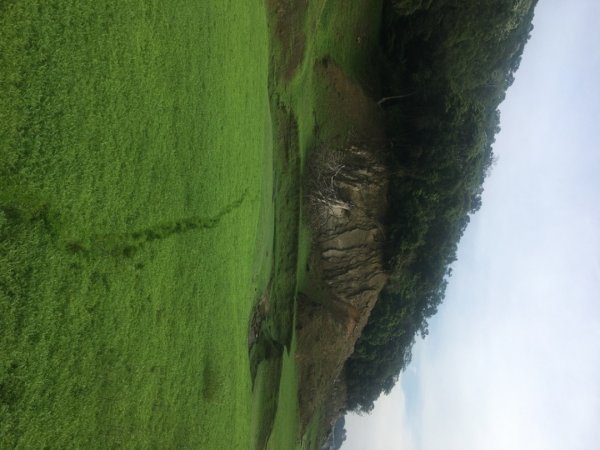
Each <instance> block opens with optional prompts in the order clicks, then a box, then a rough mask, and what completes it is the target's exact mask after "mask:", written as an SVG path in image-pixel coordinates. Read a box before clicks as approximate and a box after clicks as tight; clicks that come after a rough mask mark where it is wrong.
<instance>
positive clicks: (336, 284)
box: [297, 146, 388, 425]
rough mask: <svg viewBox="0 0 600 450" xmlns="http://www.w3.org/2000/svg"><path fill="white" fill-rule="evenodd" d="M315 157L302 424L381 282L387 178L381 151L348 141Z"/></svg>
mask: <svg viewBox="0 0 600 450" xmlns="http://www.w3.org/2000/svg"><path fill="white" fill-rule="evenodd" d="M314 159H315V160H314V161H313V162H312V164H311V167H310V169H311V170H310V173H311V177H312V178H311V181H310V185H309V187H308V190H309V195H308V208H307V209H308V210H309V211H308V215H309V218H310V221H311V223H312V228H313V233H314V235H313V249H312V253H311V257H310V263H309V282H308V283H307V286H306V287H305V289H304V291H303V292H302V293H301V295H300V297H299V299H298V314H297V336H298V349H297V357H298V362H299V370H300V394H299V395H300V406H301V414H302V423H303V424H304V425H306V424H307V422H308V420H310V417H311V416H312V414H313V412H314V411H315V409H316V408H317V407H318V406H319V404H321V403H323V402H324V401H325V400H327V399H328V398H329V397H330V396H331V390H332V388H333V386H334V382H335V380H336V379H337V378H338V377H339V375H340V373H341V370H342V368H343V365H344V362H345V360H346V359H347V358H348V357H349V356H350V355H351V354H352V351H353V349H354V344H355V342H356V340H357V339H358V338H359V336H360V333H361V331H362V329H363V328H364V326H365V325H366V323H367V319H368V317H369V313H370V312H371V310H372V308H373V306H374V305H375V302H376V301H377V298H378V295H379V292H380V291H381V289H382V288H383V286H384V284H385V282H386V280H387V275H386V273H385V270H384V261H383V246H384V232H383V229H382V227H381V221H382V219H383V215H384V213H385V209H386V203H385V198H386V193H387V180H388V175H387V171H386V168H385V165H384V163H383V160H382V158H381V156H380V155H379V154H378V153H377V150H376V149H369V148H368V147H367V146H349V147H348V148H346V149H343V150H321V151H318V152H316V156H315V158H314ZM338 402H339V399H338ZM340 407H343V405H340ZM331 413H333V414H334V415H336V414H335V412H330V414H331Z"/></svg>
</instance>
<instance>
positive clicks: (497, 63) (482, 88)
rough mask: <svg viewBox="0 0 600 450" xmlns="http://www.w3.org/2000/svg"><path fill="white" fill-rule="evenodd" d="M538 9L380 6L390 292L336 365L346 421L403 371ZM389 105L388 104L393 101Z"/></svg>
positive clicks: (532, 1) (478, 190)
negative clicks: (351, 350)
mask: <svg viewBox="0 0 600 450" xmlns="http://www.w3.org/2000/svg"><path fill="white" fill-rule="evenodd" d="M536 3H537V0H435V1H433V0H387V1H386V4H385V7H384V16H383V27H382V36H381V55H382V63H381V85H382V90H383V92H382V94H383V96H384V97H389V98H391V100H389V101H385V102H382V103H381V106H382V108H384V110H385V120H386V127H387V132H388V137H389V141H390V150H389V160H390V161H389V163H390V166H391V172H392V174H393V176H392V180H391V184H390V192H389V202H390V205H391V207H390V211H389V214H388V218H387V224H386V225H387V229H388V230H389V232H388V234H389V235H388V239H389V246H388V249H389V251H388V254H387V255H386V256H387V261H388V264H389V271H390V281H389V282H388V284H387V286H386V288H385V289H384V291H383V292H382V293H381V295H380V298H379V300H378V302H377V304H376V306H375V308H374V309H373V311H372V313H371V316H370V318H369V322H368V324H367V326H366V327H365V329H364V331H363V334H362V336H361V338H360V339H359V340H358V342H357V344H356V346H355V351H354V353H353V355H352V356H351V357H350V358H349V359H348V361H347V362H346V365H345V371H344V372H345V378H346V383H347V388H348V403H347V407H348V409H349V410H354V411H365V412H368V411H370V410H371V409H372V408H373V402H374V401H375V400H376V399H377V398H378V397H379V395H380V394H381V393H382V392H385V393H388V392H389V391H390V390H391V389H392V387H393V386H394V384H395V382H396V381H397V379H398V376H399V373H400V372H401V370H402V369H403V368H404V367H406V365H407V364H408V363H409V361H410V359H411V348H412V345H413V343H414V341H415V337H416V336H417V335H419V334H420V335H423V336H424V335H426V334H427V321H428V319H429V318H430V317H431V316H432V315H433V314H435V313H436V312H437V308H438V306H439V305H440V303H441V302H442V300H443V298H444V293H445V289H446V284H447V281H448V278H449V277H450V275H451V268H450V266H451V264H452V262H453V261H455V260H456V252H457V245H458V242H459V240H460V238H461V236H462V235H463V233H464V231H465V229H466V227H467V225H468V223H469V216H470V215H471V214H473V213H474V212H476V211H477V210H478V209H479V207H480V206H481V194H482V192H483V181H484V179H485V177H486V174H487V173H488V172H489V169H490V167H491V166H492V164H493V161H494V156H493V151H492V145H493V143H494V139H495V135H496V134H497V133H498V132H499V130H500V125H499V124H500V113H499V110H498V106H499V104H500V103H501V102H502V100H503V99H504V97H505V93H506V90H507V89H508V88H509V87H510V85H511V84H512V83H513V81H514V74H515V72H516V71H517V69H518V67H519V63H520V61H521V55H522V53H523V49H524V47H525V44H526V42H527V40H528V38H529V36H530V33H531V30H532V24H531V22H532V19H533V13H534V8H535V5H536ZM394 98H396V99H397V100H393V99H394Z"/></svg>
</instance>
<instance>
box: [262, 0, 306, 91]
mask: <svg viewBox="0 0 600 450" xmlns="http://www.w3.org/2000/svg"><path fill="white" fill-rule="evenodd" d="M267 5H268V8H269V12H270V16H271V17H270V27H271V30H272V35H273V36H276V37H277V43H278V44H279V46H280V48H278V49H277V53H278V54H279V57H280V61H279V64H278V67H277V68H276V69H277V72H278V74H279V75H280V76H281V77H283V79H284V80H285V81H289V80H291V79H292V77H293V76H294V73H296V70H297V69H298V67H299V66H300V64H301V63H302V60H303V58H304V51H305V48H306V34H305V32H304V22H305V19H306V11H307V7H308V0H268V1H267Z"/></svg>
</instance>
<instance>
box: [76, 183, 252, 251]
mask: <svg viewBox="0 0 600 450" xmlns="http://www.w3.org/2000/svg"><path fill="white" fill-rule="evenodd" d="M246 195H247V191H244V193H243V194H242V195H241V196H240V198H238V199H237V200H235V201H233V202H231V203H230V204H228V205H227V206H225V207H224V208H222V209H221V210H220V211H219V212H218V213H217V214H215V215H214V216H211V217H202V216H191V217H186V218H183V219H180V220H176V221H174V222H166V223H161V224H157V225H154V226H151V227H148V228H145V229H143V230H138V231H134V232H131V233H109V234H101V235H95V236H92V237H91V238H90V239H86V240H69V241H67V242H66V244H65V247H66V249H67V251H69V252H70V253H74V254H81V255H85V256H92V255H108V256H125V257H128V258H129V257H133V256H134V255H135V254H136V253H137V252H138V251H139V250H141V249H142V248H144V247H145V246H146V245H148V244H150V243H151V242H154V241H161V240H164V239H168V238H170V237H173V236H176V235H180V234H183V233H188V232H192V231H200V230H210V229H212V228H215V227H217V226H218V225H219V224H220V222H221V220H223V218H224V217H225V216H227V215H228V214H231V213H232V212H233V211H235V210H236V209H237V208H239V207H240V206H241V205H242V204H243V203H244V200H245V199H246Z"/></svg>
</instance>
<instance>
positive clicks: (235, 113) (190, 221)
mask: <svg viewBox="0 0 600 450" xmlns="http://www.w3.org/2000/svg"><path fill="white" fill-rule="evenodd" d="M367 3H369V2H367V1H366V0H365V1H364V2H362V1H361V2H353V3H352V5H339V4H337V3H336V2H333V1H330V0H329V1H328V0H322V1H315V2H310V3H309V6H308V10H307V11H306V14H305V15H304V16H303V17H305V18H306V20H305V23H304V24H303V28H304V33H305V35H306V36H307V40H306V48H305V53H304V59H303V60H302V62H301V64H300V66H299V68H298V70H297V72H296V74H295V76H294V77H293V78H292V79H290V80H288V81H286V82H283V81H281V80H278V79H276V78H269V62H270V61H277V60H278V59H281V58H282V55H281V49H280V48H278V47H277V45H275V44H272V42H273V41H272V42H271V44H270V43H269V42H270V41H269V31H268V26H267V12H266V11H265V5H264V3H263V2H262V1H260V0H229V1H215V0H210V1H209V0H206V1H197V2H187V1H182V0H181V1H170V2H159V1H146V0H126V1H123V2H109V1H106V0H100V1H96V2H92V1H79V0H77V1H76V0H38V1H35V0H21V1H19V2H0V348H1V349H2V351H1V352H0V448H25V449H29V448H45V447H46V448H161V449H163V448H177V449H182V448H194V449H210V450H219V449H224V450H229V449H247V448H248V447H249V446H250V445H253V444H252V443H254V444H255V445H258V446H259V447H260V446H261V445H262V444H265V443H266V444H267V446H268V448H269V449H271V450H280V449H281V450H287V449H293V448H304V449H312V448H315V446H316V442H317V439H318V436H319V421H318V420H317V419H315V420H313V422H311V424H310V425H309V427H308V429H307V430H305V431H306V433H305V435H304V436H303V437H302V436H300V434H301V431H300V430H299V424H298V401H297V389H298V380H297V368H296V365H295V359H294V351H295V343H294V340H293V325H292V324H293V313H294V296H295V292H296V290H297V289H298V288H299V287H301V286H302V284H303V283H304V280H305V276H304V267H305V266H306V260H307V258H308V253H309V248H310V233H309V231H308V229H307V228H306V227H305V226H304V225H303V224H302V221H301V215H302V210H301V207H300V202H301V199H302V193H301V191H300V186H301V181H300V176H301V172H302V167H303V161H304V160H305V159H306V156H307V154H308V153H309V152H310V151H311V150H312V149H313V147H314V146H315V144H316V142H317V137H316V136H315V127H316V125H317V124H319V125H322V123H321V122H323V121H322V120H321V118H323V117H325V116H327V115H332V114H333V115H335V111H331V110H328V109H327V105H323V104H321V102H320V98H319V89H321V88H322V85H321V84H320V83H322V80H319V79H318V78H317V77H315V74H314V70H313V68H314V63H315V61H317V60H319V59H321V58H322V57H324V56H326V55H329V56H331V57H333V58H334V59H335V60H336V61H337V62H338V64H340V65H341V66H342V67H343V68H344V70H345V71H347V73H349V74H350V75H351V76H352V77H354V78H356V79H362V78H364V77H366V76H367V74H366V72H365V71H364V70H363V68H364V61H365V58H367V56H368V54H369V52H370V50H371V47H369V46H370V45H371V44H369V42H371V41H369V39H374V37H373V36H376V34H373V32H372V29H371V28H368V30H367V31H366V32H365V33H364V34H365V39H366V41H362V42H363V43H366V44H363V45H362V46H356V45H355V41H353V40H355V39H356V37H357V34H356V33H359V32H360V33H362V31H360V27H361V26H362V25H361V24H363V22H365V23H368V24H369V25H368V26H369V27H372V26H373V24H374V23H376V22H377V20H378V14H379V11H380V9H379V8H380V2H379V1H375V2H372V4H369V6H365V5H366V4H367ZM365 11H368V14H365ZM301 25H302V24H301ZM357 27H358V28H357ZM369 36H371V37H369ZM269 82H270V86H269ZM325 131H327V130H325ZM265 290H268V292H269V296H270V299H271V312H270V315H269V319H268V320H267V321H266V322H265V323H264V329H265V336H267V337H268V339H269V342H270V343H271V344H273V345H272V346H268V347H267V349H270V350H269V351H272V350H273V349H275V350H274V353H273V354H265V355H262V357H261V358H257V361H256V363H257V366H256V369H257V375H256V378H255V381H254V391H253V390H252V388H253V386H252V379H251V370H250V366H251V364H250V359H249V356H248V347H247V337H248V335H247V331H248V330H247V326H248V320H249V316H250V311H251V307H252V306H253V304H254V303H255V302H256V300H257V298H259V297H260V296H261V294H262V293H263V292H264V291H265ZM267 353H269V352H267Z"/></svg>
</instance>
